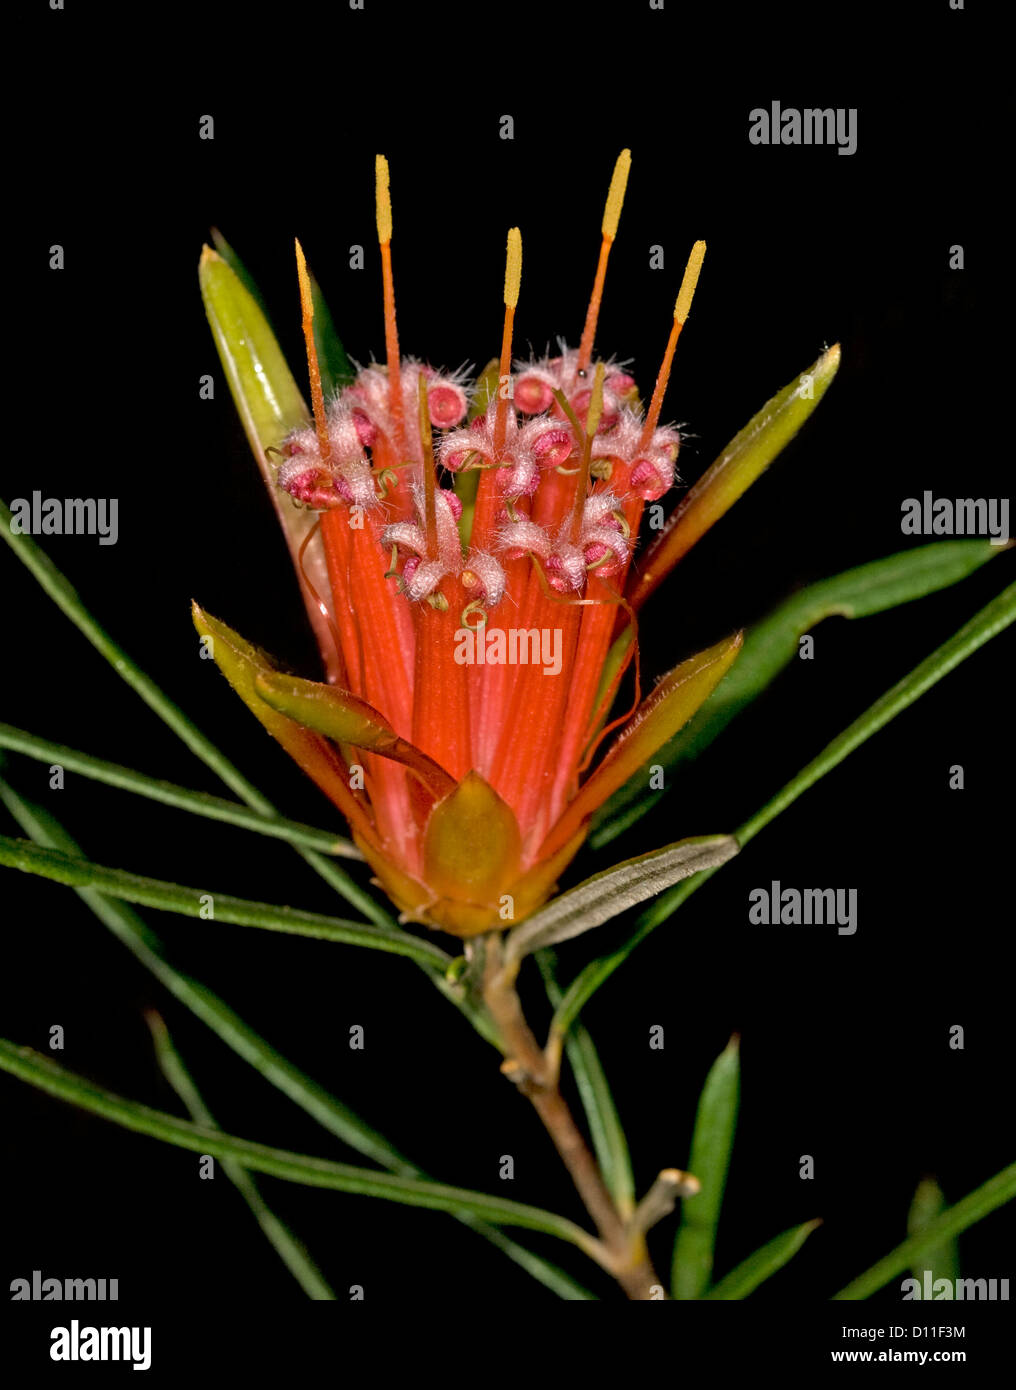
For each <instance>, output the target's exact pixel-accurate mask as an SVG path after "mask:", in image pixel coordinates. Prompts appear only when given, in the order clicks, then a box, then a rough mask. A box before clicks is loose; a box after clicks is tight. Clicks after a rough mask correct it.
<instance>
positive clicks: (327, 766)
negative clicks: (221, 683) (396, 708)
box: [191, 603, 365, 829]
mask: <svg viewBox="0 0 1016 1390" xmlns="http://www.w3.org/2000/svg"><path fill="white" fill-rule="evenodd" d="M191 611H192V615H193V618H194V626H195V627H196V628H197V630H198V632H199V633H200V635H201V637H202V638H203V639H204V641H205V644H206V650H208V651H209V652H210V654H211V656H212V659H213V660H214V662H215V664H216V666H218V668H219V670H220V671H221V672H222V674H223V675H224V676H225V677H226V679H227V680H228V681H229V683H230V685H231V686H232V687H233V689H234V690H235V691H236V693H237V694H238V695H239V697H240V699H241V700H242V701H243V702H244V704H245V705H246V706H247V708H248V709H249V710H250V712H251V713H252V714H253V715H254V716H255V718H257V719H258V720H259V721H260V723H261V724H263V725H264V727H265V728H266V729H267V730H268V732H269V733H270V734H271V735H272V737H273V738H274V739H277V740H278V742H279V743H281V744H282V746H283V748H284V749H285V750H286V752H287V753H288V754H289V756H290V757H291V758H293V759H294V761H295V762H297V763H299V765H300V766H301V767H302V768H303V770H304V772H306V773H307V775H308V777H312V778H313V779H314V781H315V782H316V783H317V785H318V786H319V787H320V788H321V790H322V791H323V792H324V793H325V795H326V796H328V797H330V798H331V800H332V801H333V802H334V803H335V805H336V806H337V807H338V808H339V810H340V811H341V812H342V813H343V815H344V816H346V817H347V819H348V820H349V821H350V823H351V824H352V825H353V826H354V828H357V829H364V828H365V826H364V824H363V822H364V820H365V818H364V815H363V813H362V812H358V804H357V802H356V800H355V798H354V796H353V793H352V791H351V790H350V787H349V778H348V773H347V769H346V764H345V763H344V762H343V761H342V759H341V758H340V757H339V755H338V753H337V752H336V751H335V749H334V748H332V746H331V744H329V742H328V741H327V739H325V738H324V737H323V736H322V735H321V734H319V733H316V732H315V731H314V730H312V729H309V728H307V727H305V726H304V725H303V724H301V723H299V722H298V721H297V720H295V719H291V718H289V717H288V716H287V715H286V714H284V713H282V712H281V711H279V710H277V709H275V708H273V706H272V705H270V704H268V703H267V701H266V700H264V699H263V698H262V696H261V693H260V691H259V690H258V686H257V682H258V679H259V678H260V677H270V676H274V675H277V674H278V673H277V672H276V670H275V667H274V666H273V665H272V664H271V662H270V661H269V660H268V658H267V657H266V656H265V655H264V653H263V652H260V651H259V650H258V649H257V647H255V646H254V645H253V644H252V643H251V642H248V641H246V640H245V639H244V638H243V637H241V636H240V634H239V633H238V632H234V631H233V629H232V628H231V627H229V626H227V624H226V623H223V622H220V621H219V619H218V618H213V617H212V615H211V613H206V612H205V611H204V609H202V608H200V607H199V606H198V605H197V604H196V603H195V604H192V606H191ZM310 683H311V682H308V684H310Z"/></svg>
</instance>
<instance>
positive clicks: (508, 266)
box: [504, 227, 522, 309]
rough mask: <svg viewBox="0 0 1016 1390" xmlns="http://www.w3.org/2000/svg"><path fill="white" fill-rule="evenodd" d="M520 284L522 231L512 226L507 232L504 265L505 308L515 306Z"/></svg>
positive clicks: (517, 300) (513, 307)
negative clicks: (506, 253) (506, 251)
mask: <svg viewBox="0 0 1016 1390" xmlns="http://www.w3.org/2000/svg"><path fill="white" fill-rule="evenodd" d="M521 284H522V233H521V232H520V231H519V229H518V227H512V229H511V230H510V231H509V233H508V256H507V259H506V261H505V267H504V302H505V307H506V308H508V309H515V308H517V306H518V302H519V287H520V285H521Z"/></svg>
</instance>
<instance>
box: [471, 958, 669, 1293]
mask: <svg viewBox="0 0 1016 1390" xmlns="http://www.w3.org/2000/svg"><path fill="white" fill-rule="evenodd" d="M483 993H484V1000H485V1002H486V1005H487V1007H488V1009H489V1010H490V1013H491V1016H492V1017H493V1019H494V1022H495V1023H496V1024H497V1027H498V1030H499V1031H500V1033H501V1039H502V1041H503V1042H504V1045H505V1050H506V1056H507V1061H506V1062H505V1063H504V1066H503V1068H502V1070H503V1071H504V1072H505V1073H506V1075H507V1076H508V1077H509V1078H510V1079H511V1080H512V1081H514V1082H515V1084H516V1085H517V1086H518V1088H519V1090H520V1091H521V1092H522V1094H523V1095H524V1096H526V1097H527V1099H528V1100H529V1101H531V1102H532V1105H533V1108H534V1109H535V1110H536V1113H537V1114H538V1115H539V1117H540V1119H541V1120H542V1122H543V1126H544V1128H545V1129H546V1131H547V1133H548V1134H549V1135H550V1137H551V1139H552V1140H553V1142H554V1147H555V1148H556V1149H557V1151H558V1153H559V1154H560V1156H561V1160H562V1162H563V1163H564V1165H565V1167H566V1168H567V1169H568V1172H569V1173H570V1174H571V1178H572V1182H573V1183H574V1184H575V1187H576V1189H577V1190H578V1194H579V1196H580V1197H581V1198H582V1201H583V1203H584V1205H585V1208H586V1210H587V1211H588V1213H589V1215H590V1217H591V1218H592V1220H593V1222H594V1224H595V1226H596V1229H597V1232H598V1233H599V1236H600V1240H601V1242H602V1246H603V1258H602V1260H601V1263H602V1264H603V1266H604V1268H605V1269H607V1270H609V1272H610V1273H611V1274H612V1275H613V1276H614V1278H615V1279H616V1280H617V1281H618V1283H619V1284H620V1285H621V1287H622V1288H623V1289H624V1291H625V1293H626V1294H627V1295H628V1297H629V1298H631V1299H641V1300H650V1299H652V1297H653V1292H652V1291H653V1288H654V1286H655V1287H657V1288H658V1287H659V1284H660V1281H659V1277H658V1275H657V1274H656V1272H655V1270H654V1269H653V1266H652V1264H651V1262H650V1259H649V1254H648V1251H647V1249H646V1244H645V1240H644V1237H643V1235H642V1232H641V1231H633V1230H631V1229H630V1228H629V1226H628V1225H627V1224H626V1222H625V1221H624V1219H623V1218H622V1216H621V1215H620V1213H619V1212H618V1210H617V1207H616V1205H615V1203H614V1199H613V1197H612V1196H611V1195H610V1192H609V1190H608V1188H607V1185H606V1183H605V1182H604V1181H603V1176H602V1174H601V1173H600V1169H599V1167H598V1165H597V1162H596V1159H595V1158H594V1157H593V1155H592V1154H591V1153H590V1151H589V1146H588V1145H587V1144H586V1141H585V1139H584V1138H583V1135H582V1132H581V1130H580V1129H579V1127H578V1126H577V1125H576V1123H575V1120H574V1118H573V1117H572V1113H571V1111H570V1110H569V1108H568V1105H567V1103H566V1101H565V1099H564V1097H563V1096H562V1094H561V1088H560V1085H559V1083H558V1073H557V1067H556V1065H555V1063H554V1062H553V1061H552V1059H551V1058H549V1057H548V1055H547V1054H546V1053H545V1052H544V1050H543V1049H542V1048H541V1047H540V1045H539V1043H538V1042H537V1041H536V1038H535V1037H534V1036H533V1032H532V1029H531V1028H530V1027H529V1024H528V1023H527V1022H526V1018H525V1015H524V1013H523V1012H522V1004H521V1001H520V1000H519V996H518V993H517V992H516V989H515V970H514V968H512V967H509V968H507V969H506V968H505V967H504V964H503V957H502V950H501V938H500V936H499V935H498V934H497V933H494V932H492V933H491V934H490V936H489V937H488V938H487V952H486V965H485V969H484V982H483Z"/></svg>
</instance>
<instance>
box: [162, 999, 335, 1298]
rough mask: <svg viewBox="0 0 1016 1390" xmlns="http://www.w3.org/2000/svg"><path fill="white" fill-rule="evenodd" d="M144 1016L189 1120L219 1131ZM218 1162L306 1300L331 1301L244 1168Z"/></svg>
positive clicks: (165, 1038)
mask: <svg viewBox="0 0 1016 1390" xmlns="http://www.w3.org/2000/svg"><path fill="white" fill-rule="evenodd" d="M145 1017H146V1020H147V1022H148V1027H149V1029H150V1030H151V1033H152V1040H153V1042H154V1044H155V1056H156V1060H157V1061H158V1063H159V1069H160V1070H161V1072H162V1074H163V1076H164V1077H165V1078H166V1080H167V1081H168V1082H169V1084H170V1085H171V1086H172V1088H173V1090H174V1091H175V1092H176V1094H177V1095H178V1096H179V1097H180V1099H181V1101H183V1104H184V1106H185V1107H186V1109H187V1112H188V1114H189V1115H190V1117H191V1119H192V1120H193V1121H194V1122H195V1124H199V1125H203V1126H204V1127H205V1128H206V1129H218V1125H216V1123H215V1119H214V1117H213V1116H212V1113H211V1111H210V1110H209V1109H208V1107H207V1105H205V1103H204V1100H203V1099H202V1097H201V1092H200V1091H199V1090H198V1088H197V1087H196V1086H195V1084H194V1081H193V1079H192V1077H191V1075H190V1072H188V1070H187V1068H186V1066H185V1065H184V1061H183V1058H182V1057H181V1056H180V1054H179V1052H178V1051H177V1049H176V1047H175V1046H174V1044H173V1040H172V1039H171V1038H170V1036H169V1030H168V1029H167V1027H166V1025H165V1023H164V1022H163V1020H162V1018H161V1017H160V1016H159V1015H158V1014H156V1013H154V1012H152V1011H149V1012H148V1013H147V1014H146V1015H145ZM219 1162H220V1163H221V1164H222V1171H223V1172H224V1173H225V1175H226V1177H227V1178H228V1179H229V1181H230V1182H231V1183H232V1184H233V1186H234V1187H235V1188H236V1190H237V1191H238V1192H239V1193H240V1196H241V1197H242V1198H243V1200H244V1201H245V1202H246V1203H247V1206H248V1207H249V1208H250V1211H251V1215H252V1216H253V1217H254V1220H255V1221H256V1222H257V1223H258V1225H259V1226H260V1227H261V1230H262V1231H263V1232H264V1234H265V1237H266V1238H267V1239H268V1241H269V1243H270V1244H271V1245H272V1246H273V1247H274V1249H275V1252H276V1254H277V1255H278V1256H279V1259H280V1260H281V1261H282V1263H283V1264H284V1265H285V1266H286V1268H287V1269H288V1270H289V1272H290V1274H292V1276H293V1278H294V1279H295V1280H296V1281H297V1283H298V1284H299V1285H300V1287H301V1288H302V1289H303V1291H304V1293H305V1294H306V1295H307V1297H308V1298H312V1299H315V1300H318V1301H322V1302H328V1301H334V1299H335V1293H334V1290H333V1289H332V1288H331V1287H330V1285H329V1284H328V1281H327V1280H326V1279H325V1277H324V1275H323V1274H322V1273H321V1271H320V1270H319V1269H318V1267H317V1265H316V1264H315V1263H314V1261H313V1260H312V1259H311V1257H310V1255H308V1253H307V1251H306V1249H305V1248H304V1246H303V1245H302V1244H301V1242H300V1241H298V1240H297V1239H296V1237H295V1236H294V1235H293V1233H292V1231H291V1230H290V1229H289V1227H288V1226H287V1225H286V1224H285V1223H284V1222H283V1221H280V1220H279V1218H278V1217H277V1216H276V1215H275V1213H274V1212H273V1211H272V1210H271V1208H270V1207H269V1206H268V1204H267V1202H266V1201H265V1199H264V1198H263V1197H262V1196H261V1192H260V1190H259V1189H258V1185H257V1183H256V1182H255V1181H254V1179H253V1178H252V1177H251V1175H250V1174H249V1173H248V1172H247V1170H246V1168H243V1167H241V1165H240V1164H239V1163H237V1161H236V1159H234V1158H222V1159H220V1160H219Z"/></svg>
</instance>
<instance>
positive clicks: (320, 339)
mask: <svg viewBox="0 0 1016 1390" xmlns="http://www.w3.org/2000/svg"><path fill="white" fill-rule="evenodd" d="M310 292H311V298H312V300H313V302H314V346H315V347H316V348H317V355H318V366H319V367H320V369H321V385H322V387H323V388H324V392H325V395H326V396H328V395H330V394H333V393H334V392H336V391H340V390H341V389H342V388H343V387H344V386H349V385H351V383H352V382H354V381H355V380H356V369H355V368H354V366H353V364H352V362H350V360H349V358H348V357H347V356H346V349H345V348H344V347H343V346H342V339H341V338H340V337H339V335H338V333H337V331H336V328H335V320H334V319H333V318H332V311H331V310H330V309H329V307H328V302H327V300H326V299H325V297H324V295H323V294H322V293H321V286H320V285H319V284H318V282H317V280H316V279H315V278H314V275H313V274H311V276H310Z"/></svg>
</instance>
